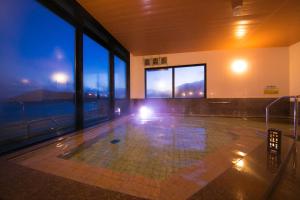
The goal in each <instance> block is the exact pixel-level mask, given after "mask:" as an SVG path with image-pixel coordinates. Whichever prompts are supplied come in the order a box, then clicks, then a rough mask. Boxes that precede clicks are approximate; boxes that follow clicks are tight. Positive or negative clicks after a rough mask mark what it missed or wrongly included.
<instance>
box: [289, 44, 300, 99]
mask: <svg viewBox="0 0 300 200" xmlns="http://www.w3.org/2000/svg"><path fill="white" fill-rule="evenodd" d="M289 57H290V58H289V62H290V95H299V94H300V42H298V43H296V44H294V45H292V46H290V48H289Z"/></svg>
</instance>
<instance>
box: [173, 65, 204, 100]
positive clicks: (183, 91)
mask: <svg viewBox="0 0 300 200" xmlns="http://www.w3.org/2000/svg"><path fill="white" fill-rule="evenodd" d="M204 68H205V67H204V66H203V65H199V66H192V67H178V68H175V98H201V97H204V96H205V80H204V78H205V69H204Z"/></svg>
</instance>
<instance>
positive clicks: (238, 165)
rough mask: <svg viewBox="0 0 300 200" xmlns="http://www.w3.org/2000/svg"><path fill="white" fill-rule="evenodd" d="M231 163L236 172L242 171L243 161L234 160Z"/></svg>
mask: <svg viewBox="0 0 300 200" xmlns="http://www.w3.org/2000/svg"><path fill="white" fill-rule="evenodd" d="M232 163H233V164H234V168H235V169H236V170H238V171H242V170H243V169H244V166H245V162H244V160H243V159H234V160H233V161H232Z"/></svg>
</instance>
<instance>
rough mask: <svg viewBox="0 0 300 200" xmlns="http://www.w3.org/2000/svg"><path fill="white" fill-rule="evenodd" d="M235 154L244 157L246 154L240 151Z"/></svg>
mask: <svg viewBox="0 0 300 200" xmlns="http://www.w3.org/2000/svg"><path fill="white" fill-rule="evenodd" d="M235 153H236V154H237V155H239V156H242V157H245V156H246V155H247V154H246V153H244V152H242V151H235Z"/></svg>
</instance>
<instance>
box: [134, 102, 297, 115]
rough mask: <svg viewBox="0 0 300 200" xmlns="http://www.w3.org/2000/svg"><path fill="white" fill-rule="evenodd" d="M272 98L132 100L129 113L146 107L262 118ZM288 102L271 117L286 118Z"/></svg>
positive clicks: (185, 112)
mask: <svg viewBox="0 0 300 200" xmlns="http://www.w3.org/2000/svg"><path fill="white" fill-rule="evenodd" d="M273 100H275V99H273V98H217V99H132V100H131V112H136V111H137V110H138V109H139V107H141V106H143V105H146V106H149V107H151V108H152V109H153V110H154V111H155V112H157V113H176V114H199V115H212V116H214V115H217V116H235V117H264V116H265V108H266V106H267V105H268V104H269V103H270V102H272V101H273ZM290 106H291V104H290V102H289V100H285V101H281V102H279V103H277V104H276V105H274V106H273V107H272V110H271V115H272V116H288V115H289V114H290Z"/></svg>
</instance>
